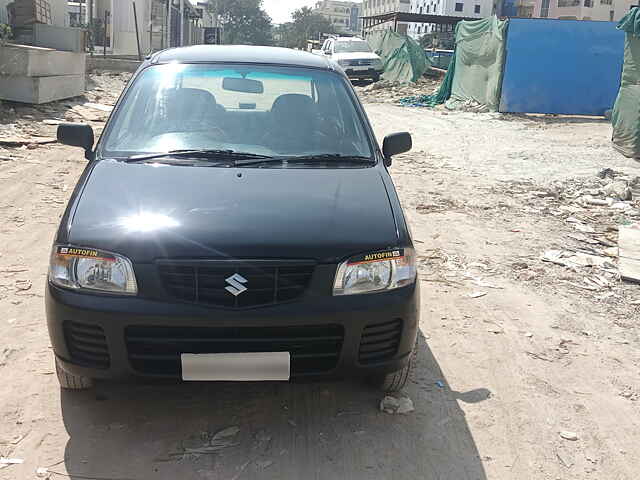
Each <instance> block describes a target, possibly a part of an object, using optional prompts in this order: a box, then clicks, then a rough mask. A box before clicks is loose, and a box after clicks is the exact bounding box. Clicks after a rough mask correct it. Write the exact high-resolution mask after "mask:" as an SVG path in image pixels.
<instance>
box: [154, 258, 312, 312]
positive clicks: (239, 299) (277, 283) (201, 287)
mask: <svg viewBox="0 0 640 480" xmlns="http://www.w3.org/2000/svg"><path fill="white" fill-rule="evenodd" d="M313 271H314V265H310V264H299V265H298V264H297V265H273V264H268V265H260V264H255V265H247V264H246V263H243V264H238V265H220V266H212V265H211V264H205V263H203V264H189V265H180V264H178V263H171V262H169V263H164V262H163V263H162V264H161V265H160V266H159V272H160V278H161V280H162V283H163V285H164V288H165V290H166V291H167V293H168V294H169V295H170V296H172V297H173V298H176V299H178V300H182V301H186V302H195V303H202V304H206V305H212V306H217V307H226V308H250V307H257V306H264V305H274V304H278V303H284V302H289V301H292V300H296V299H297V298H299V297H301V296H302V295H303V294H304V293H305V291H306V290H307V287H308V286H309V282H310V280H311V276H312V275H313ZM234 275H240V276H241V277H242V278H243V279H245V280H246V282H241V283H240V284H239V285H241V286H242V287H243V288H246V290H245V291H242V292H241V293H240V294H239V295H234V294H233V293H231V292H230V291H229V290H227V288H235V287H236V285H238V284H235V285H234V283H230V282H229V281H227V279H228V278H231V277H233V276H234Z"/></svg>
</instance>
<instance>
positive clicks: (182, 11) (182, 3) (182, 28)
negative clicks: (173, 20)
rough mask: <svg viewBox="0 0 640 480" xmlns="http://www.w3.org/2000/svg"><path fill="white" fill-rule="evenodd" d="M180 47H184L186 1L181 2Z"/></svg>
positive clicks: (181, 0)
mask: <svg viewBox="0 0 640 480" xmlns="http://www.w3.org/2000/svg"><path fill="white" fill-rule="evenodd" d="M180 46H181V47H182V46H184V0H180Z"/></svg>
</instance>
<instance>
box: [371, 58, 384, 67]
mask: <svg viewBox="0 0 640 480" xmlns="http://www.w3.org/2000/svg"><path fill="white" fill-rule="evenodd" d="M373 66H374V67H375V68H382V67H383V64H382V60H381V59H379V58H376V59H375V60H374V61H373Z"/></svg>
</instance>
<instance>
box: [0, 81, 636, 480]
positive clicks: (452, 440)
mask: <svg viewBox="0 0 640 480" xmlns="http://www.w3.org/2000/svg"><path fill="white" fill-rule="evenodd" d="M114 78H115V77H114ZM116 80H118V79H117V78H116ZM109 82H111V83H109ZM114 82H115V80H113V78H110V77H108V76H105V77H104V78H94V83H93V84H92V85H93V87H94V90H93V91H92V92H91V94H88V96H87V99H86V100H82V101H80V102H79V103H82V102H83V101H87V100H89V101H97V102H104V103H109V102H110V101H113V98H115V95H114V94H113V92H109V91H107V92H106V93H105V92H101V90H98V91H96V90H95V87H96V86H97V87H98V88H99V89H106V90H109V89H113V88H114V87H113V85H112V84H113V83H114ZM115 84H118V83H117V82H115ZM121 84H122V82H120V83H119V84H118V85H120V86H121ZM95 95H98V97H99V98H96V97H95ZM65 105H66V106H65ZM74 105H75V104H73V102H71V103H67V104H60V105H56V106H55V107H51V110H48V111H47V110H46V109H45V110H42V109H40V110H38V109H35V110H34V111H32V112H30V113H25V112H24V111H22V110H20V109H18V110H16V111H14V112H13V113H10V114H8V113H6V112H7V110H6V109H5V110H4V112H5V114H4V115H5V116H4V118H0V124H2V126H3V127H4V128H5V135H6V132H7V131H8V129H9V128H11V129H13V130H12V131H15V132H18V133H20V132H23V133H24V131H26V130H28V120H31V121H32V122H33V121H38V122H39V121H40V120H41V119H43V118H45V119H51V118H54V120H55V118H61V117H64V115H67V116H68V115H71V117H73V118H77V116H78V115H80V116H82V115H85V116H87V115H89V114H88V113H87V111H86V110H82V108H80V109H76V114H75V117H74V114H70V113H69V107H73V106H74ZM2 108H3V107H0V112H2V111H3V110H1V109H2ZM366 108H367V111H368V114H369V116H370V119H371V121H372V123H373V125H374V127H375V130H376V134H377V135H378V137H379V138H380V139H382V137H383V136H384V135H385V134H387V133H391V132H393V131H399V130H408V131H410V132H411V133H412V134H413V138H414V149H413V151H412V152H411V153H410V154H406V155H402V156H399V157H397V158H396V159H395V161H394V164H393V166H392V167H391V172H392V173H393V176H394V180H395V182H396V185H397V188H398V190H399V193H400V196H401V198H402V201H403V205H404V208H405V210H406V213H407V216H408V218H409V220H410V223H411V226H412V230H413V234H414V238H415V241H416V245H417V250H418V254H419V261H420V265H421V267H420V281H421V286H422V318H421V323H420V327H421V335H420V339H419V346H418V354H417V359H418V361H417V365H416V368H415V370H414V372H413V376H412V378H411V381H410V383H409V386H408V387H407V388H406V391H405V394H406V395H407V396H408V397H410V398H411V399H412V400H413V403H414V405H415V411H414V412H413V413H410V414H407V415H388V414H385V413H381V412H380V411H379V410H378V403H379V401H380V399H381V395H380V394H379V393H377V392H375V391H372V390H370V389H368V388H367V387H365V386H363V385H360V384H355V383H349V382H340V383H298V384H276V383H271V384H183V385H176V384H151V385H149V384H143V385H121V384H108V383H101V384H98V385H97V387H96V389H95V390H94V391H91V392H81V393H67V392H61V391H60V390H59V388H58V384H57V380H56V378H55V374H54V370H53V361H52V354H51V350H50V347H49V339H48V336H47V330H46V326H45V317H44V305H43V291H44V286H45V279H46V270H47V261H48V254H49V248H50V244H51V240H52V237H53V233H54V229H55V228H56V225H57V222H58V219H59V217H60V215H61V213H62V210H63V208H64V204H65V201H66V199H67V197H68V196H69V194H70V192H71V190H72V187H73V185H74V183H75V182H76V179H77V178H78V176H79V175H80V173H81V172H82V169H83V168H84V166H85V164H86V162H85V160H84V159H83V158H82V155H81V153H80V152H79V150H76V149H72V148H68V147H64V146H60V145H56V144H44V145H38V146H36V147H35V148H34V145H32V144H26V145H25V146H23V147H11V148H6V149H4V150H0V158H1V159H2V160H1V161H0V192H2V193H1V195H0V312H2V314H1V315H0V338H2V341H1V342H0V379H1V381H0V457H11V458H19V459H24V463H22V464H17V465H10V466H7V467H6V468H1V467H0V479H6V480H18V479H32V478H37V476H36V469H37V468H38V467H46V468H48V470H49V473H48V474H43V475H42V478H45V477H46V476H47V475H50V477H51V478H64V477H63V476H64V475H68V476H71V478H74V479H108V480H125V479H136V480H139V479H177V478H180V479H185V480H187V479H216V480H218V479H223V480H239V479H248V478H256V479H257V478H260V479H303V478H305V479H306V478H314V479H341V478H350V479H391V478H393V479H394V480H400V479H412V480H413V479H434V480H435V479H447V480H449V479H451V480H463V479H464V480H466V479H469V480H483V479H492V480H493V479H504V480H506V479H563V480H564V479H589V478H590V479H611V480H618V479H620V480H621V479H636V478H637V477H638V474H637V472H638V471H639V470H640V446H639V445H640V373H639V372H640V348H639V347H640V339H639V338H638V332H639V328H638V306H639V305H640V290H639V289H640V287H638V286H635V285H631V284H623V283H621V282H620V281H619V280H618V279H617V277H616V276H615V274H614V273H612V272H611V271H607V270H606V269H604V270H602V271H597V269H596V268H595V267H582V268H567V267H565V266H561V265H556V264H553V263H547V262H542V261H541V260H540V257H541V255H542V254H544V252H545V251H547V250H549V249H554V248H555V249H563V248H573V249H574V251H576V250H578V251H582V250H581V249H584V248H592V249H601V248H604V246H605V245H606V244H607V243H608V242H612V241H614V240H615V227H613V226H615V225H616V224H617V223H618V222H620V221H623V220H625V218H626V219H627V220H628V219H633V217H634V215H635V214H636V210H635V207H634V206H633V204H632V202H630V203H631V205H630V207H629V210H624V211H622V210H620V211H618V210H615V209H613V208H609V207H589V208H587V207H583V206H581V204H580V203H579V202H580V200H579V197H580V195H581V193H580V192H581V191H582V190H584V189H591V190H593V189H594V188H595V189H597V188H599V186H602V185H603V184H604V183H606V182H607V181H608V180H606V178H605V179H604V180H603V179H599V178H598V177H597V174H598V173H599V172H600V171H601V170H603V169H605V168H609V169H612V170H613V171H614V173H613V174H612V175H623V174H626V175H627V176H630V177H633V176H635V175H640V168H639V165H638V164H637V163H636V162H634V161H632V160H629V159H625V158H624V157H622V156H621V155H619V154H618V153H616V152H615V151H614V150H613V149H612V148H611V146H610V135H611V126H610V124H608V123H606V122H605V121H603V120H599V119H588V118H582V119H580V118H557V117H518V116H509V115H507V116H502V115H499V114H475V113H464V112H447V111H444V110H442V109H437V110H430V109H410V108H403V107H398V106H395V105H392V104H388V103H379V102H375V103H373V102H372V103H367V104H366ZM78 111H80V112H81V113H80V114H77V112H78ZM61 112H62V113H61ZM65 112H66V113H65ZM0 115H1V113H0ZM25 115H31V116H32V118H31V119H28V118H27V119H25V117H24V116H25ZM89 116H90V115H89ZM67 118H68V117H67ZM49 123H50V125H47V124H41V123H40V124H39V126H38V128H37V130H38V131H39V132H40V133H41V134H42V135H47V134H48V135H51V134H52V133H53V132H54V131H55V121H54V122H49ZM92 123H93V124H94V126H96V127H99V126H100V125H101V124H102V122H101V121H100V119H99V116H98V117H96V119H95V120H93V121H92ZM8 125H9V126H8ZM1 138H2V132H1V131H0V139H1ZM615 172H619V173H617V174H616V173H615ZM576 192H577V193H576ZM113 200H114V199H105V201H113ZM577 225H582V226H583V227H581V228H578V227H577ZM585 225H586V227H584V226H585ZM591 227H593V230H596V234H600V233H601V236H600V237H597V238H600V239H601V240H602V242H603V243H599V244H598V245H597V247H596V246H594V244H593V242H589V240H588V238H592V237H589V236H588V235H587V236H585V237H584V238H582V237H578V236H577V235H576V233H577V234H580V235H585V233H584V232H587V233H593V232H592V231H591V230H590V228H591ZM598 232H600V233H598ZM585 242H587V243H585ZM596 243H597V242H596ZM611 261H612V262H613V263H614V264H615V258H612V260H611ZM609 270H611V269H610V268H609ZM614 270H615V268H614ZM601 277H602V278H601ZM592 278H596V279H597V282H599V283H597V285H599V287H597V286H594V284H593V280H590V279H592ZM590 282H591V283H590ZM229 427H237V428H231V429H229V430H223V429H228V428H229ZM221 431H222V433H221V434H219V435H218V436H217V437H215V438H220V437H223V438H222V439H221V440H220V444H221V448H220V450H219V451H217V452H215V453H213V454H206V455H205V454H184V453H183V452H184V449H185V446H198V445H202V443H203V441H206V440H208V439H211V438H212V436H214V435H215V434H216V433H219V432H221ZM561 433H562V435H561ZM572 434H575V437H574V436H573V435H572ZM563 436H564V437H569V438H574V439H573V440H569V439H565V438H563ZM53 472H55V473H53Z"/></svg>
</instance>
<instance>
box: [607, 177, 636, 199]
mask: <svg viewBox="0 0 640 480" xmlns="http://www.w3.org/2000/svg"><path fill="white" fill-rule="evenodd" d="M602 190H603V191H604V193H605V194H606V195H607V196H609V197H613V198H615V199H617V200H631V199H632V197H633V194H632V192H631V189H630V188H629V185H628V184H627V182H625V181H618V180H617V181H615V182H611V183H609V184H607V185H605V186H604V188H603V189H602Z"/></svg>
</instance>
